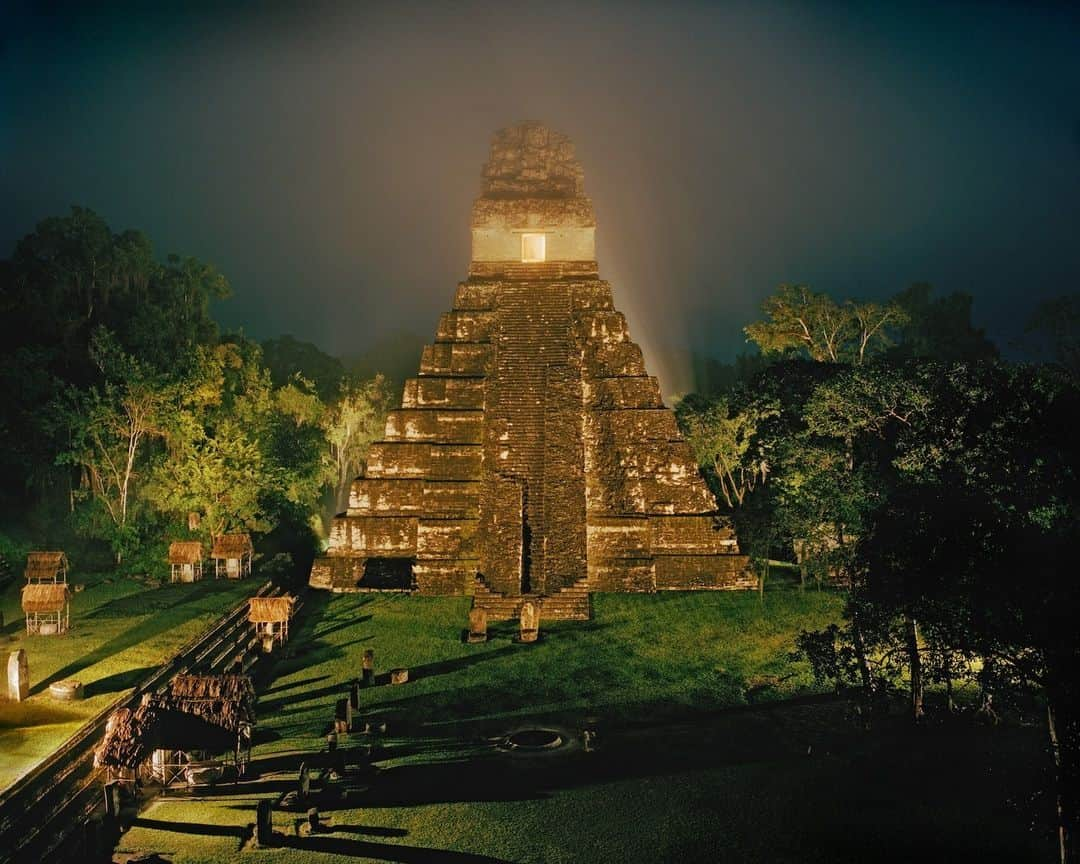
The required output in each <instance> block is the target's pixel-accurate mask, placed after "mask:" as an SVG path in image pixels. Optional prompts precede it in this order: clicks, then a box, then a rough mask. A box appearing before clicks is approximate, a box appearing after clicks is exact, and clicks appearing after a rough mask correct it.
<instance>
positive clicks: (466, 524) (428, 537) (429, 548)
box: [416, 519, 479, 559]
mask: <svg viewBox="0 0 1080 864" xmlns="http://www.w3.org/2000/svg"><path fill="white" fill-rule="evenodd" d="M478 523H479V520H477V519H421V520H420V525H419V530H418V532H417V537H416V554H417V557H419V558H421V559H428V558H475V557H476V555H477V551H476V543H475V539H476V531H477V525H478Z"/></svg>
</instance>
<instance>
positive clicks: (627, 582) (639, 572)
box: [589, 558, 656, 593]
mask: <svg viewBox="0 0 1080 864" xmlns="http://www.w3.org/2000/svg"><path fill="white" fill-rule="evenodd" d="M589 588H590V589H591V590H593V591H622V592H632V593H648V592H651V591H655V590H656V574H655V571H654V568H653V560H652V559H651V558H607V559H599V560H595V559H591V558H590V559H589Z"/></svg>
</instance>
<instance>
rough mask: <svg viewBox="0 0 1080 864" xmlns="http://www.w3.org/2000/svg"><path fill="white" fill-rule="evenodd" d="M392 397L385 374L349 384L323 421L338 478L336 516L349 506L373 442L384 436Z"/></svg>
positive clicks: (335, 483) (335, 500)
mask: <svg viewBox="0 0 1080 864" xmlns="http://www.w3.org/2000/svg"><path fill="white" fill-rule="evenodd" d="M390 401H391V395H390V390H389V388H388V387H387V385H386V380H385V379H384V378H383V376H382V375H376V376H375V377H374V378H371V379H369V380H366V381H345V382H343V383H342V387H341V395H340V396H339V397H338V399H337V401H336V402H335V403H334V404H333V405H331V406H330V409H329V410H328V411H327V412H326V414H325V417H324V419H323V429H324V431H325V434H326V441H327V444H328V447H329V460H330V464H331V466H332V471H333V475H334V505H335V508H336V509H335V510H334V512H335V513H341V512H343V511H344V510H345V508H346V507H347V506H348V503H349V487H350V485H351V483H352V481H353V479H354V478H355V477H356V476H357V475H358V474H359V473H360V470H361V468H362V467H363V465H364V460H365V459H366V458H367V452H368V448H369V447H370V446H371V442H372V441H375V440H377V439H378V438H379V437H381V435H382V433H383V428H384V427H385V425H386V414H387V412H388V411H389V408H390Z"/></svg>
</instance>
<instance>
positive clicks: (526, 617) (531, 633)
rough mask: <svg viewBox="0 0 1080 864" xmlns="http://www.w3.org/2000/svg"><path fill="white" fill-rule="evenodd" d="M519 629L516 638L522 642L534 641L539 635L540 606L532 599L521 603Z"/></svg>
mask: <svg viewBox="0 0 1080 864" xmlns="http://www.w3.org/2000/svg"><path fill="white" fill-rule="evenodd" d="M520 625H521V629H520V631H519V634H518V639H520V640H521V641H522V642H535V641H536V640H537V639H538V638H539V636H540V607H539V606H538V605H537V604H536V603H535V602H534V601H532V600H526V601H525V602H524V603H522V604H521V620H520Z"/></svg>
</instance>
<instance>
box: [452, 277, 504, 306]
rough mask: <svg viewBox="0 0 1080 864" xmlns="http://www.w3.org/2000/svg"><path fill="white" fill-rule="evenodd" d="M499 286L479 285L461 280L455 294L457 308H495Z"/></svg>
mask: <svg viewBox="0 0 1080 864" xmlns="http://www.w3.org/2000/svg"><path fill="white" fill-rule="evenodd" d="M497 297H498V288H497V287H496V286H495V285H477V284H476V283H474V282H459V283H458V286H457V293H455V294H454V308H455V309H475V310H480V309H484V310H488V309H494V308H495V304H496V298H497Z"/></svg>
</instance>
